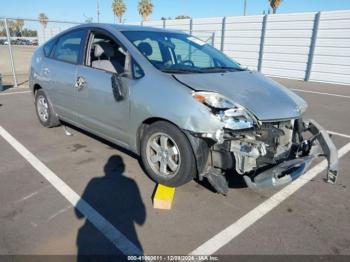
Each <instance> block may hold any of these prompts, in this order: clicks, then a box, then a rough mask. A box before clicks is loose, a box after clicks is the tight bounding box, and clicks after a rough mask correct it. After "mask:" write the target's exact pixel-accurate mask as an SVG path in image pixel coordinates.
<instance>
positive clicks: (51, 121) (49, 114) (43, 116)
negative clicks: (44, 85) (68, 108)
mask: <svg viewBox="0 0 350 262" xmlns="http://www.w3.org/2000/svg"><path fill="white" fill-rule="evenodd" d="M35 108H36V114H37V116H38V119H39V121H40V123H41V124H42V125H43V126H44V127H48V128H50V127H55V126H59V125H60V121H59V119H58V117H57V116H56V114H55V113H54V111H53V109H52V105H51V104H50V102H49V100H48V99H47V97H46V95H45V92H44V91H42V90H40V89H39V90H38V91H36V93H35Z"/></svg>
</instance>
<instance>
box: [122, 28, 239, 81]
mask: <svg viewBox="0 0 350 262" xmlns="http://www.w3.org/2000/svg"><path fill="white" fill-rule="evenodd" d="M123 34H124V35H125V36H126V37H127V38H128V39H129V41H130V42H132V43H133V44H134V45H135V46H136V47H137V48H138V50H139V51H140V52H141V53H142V54H143V55H144V56H145V57H146V58H147V59H148V60H149V61H150V62H151V63H152V64H153V65H154V66H155V67H156V68H158V69H159V70H161V71H163V72H167V73H178V74H185V73H210V72H227V71H242V70H244V69H242V68H241V67H240V66H239V64H238V63H236V62H234V61H232V60H231V59H230V58H228V57H227V56H226V55H224V54H223V53H221V52H220V51H218V50H216V49H215V48H213V47H212V46H211V45H209V44H207V43H206V42H203V41H201V40H199V39H197V38H195V37H193V36H190V35H187V34H183V33H172V32H153V31H124V32H123Z"/></svg>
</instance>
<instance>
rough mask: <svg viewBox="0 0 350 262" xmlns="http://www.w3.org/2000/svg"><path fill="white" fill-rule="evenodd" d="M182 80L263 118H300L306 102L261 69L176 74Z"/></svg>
mask: <svg viewBox="0 0 350 262" xmlns="http://www.w3.org/2000/svg"><path fill="white" fill-rule="evenodd" d="M175 78H177V79H178V80H179V81H180V82H182V83H183V84H185V85H188V86H189V87H191V88H193V89H194V90H196V91H211V92H217V93H220V94H222V95H224V96H226V97H227V98H228V99H230V100H231V101H233V102H235V103H238V104H240V105H242V106H244V107H245V108H246V109H248V110H249V111H250V112H252V113H253V114H255V116H256V117H257V118H258V119H259V120H261V121H268V120H282V119H290V118H297V117H300V115H301V113H300V110H299V108H300V106H302V105H306V102H305V101H304V100H303V99H302V98H301V97H299V96H298V95H296V94H295V93H293V92H292V91H290V90H289V89H287V88H286V87H284V86H282V85H280V84H278V83H277V82H275V81H273V80H271V79H269V78H267V77H265V76H264V75H262V74H260V73H258V72H251V71H241V72H229V73H210V74H177V75H176V76H175Z"/></svg>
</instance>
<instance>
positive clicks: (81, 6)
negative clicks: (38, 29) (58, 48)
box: [0, 0, 350, 23]
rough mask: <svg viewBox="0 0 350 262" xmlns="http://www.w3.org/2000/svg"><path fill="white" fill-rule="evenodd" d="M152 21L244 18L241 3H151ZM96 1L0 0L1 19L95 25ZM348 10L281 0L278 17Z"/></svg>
mask: <svg viewBox="0 0 350 262" xmlns="http://www.w3.org/2000/svg"><path fill="white" fill-rule="evenodd" d="M124 1H125V3H126V5H127V8H128V10H127V12H126V14H125V19H126V21H127V22H136V21H140V16H139V15H138V12H137V2H138V0H124ZM152 2H153V4H154V12H153V14H152V16H151V19H153V20H155V19H160V18H161V17H162V16H164V17H175V16H177V15H189V16H191V17H194V18H196V17H215V16H237V15H242V14H243V2H244V0H215V1H214V0H153V1H152ZM96 3H97V0H56V1H55V0H0V16H8V17H25V18H37V17H38V14H39V13H40V12H44V13H46V15H47V16H48V17H49V19H55V20H69V21H78V22H83V21H85V20H86V18H85V17H93V18H94V21H96V20H97V19H96V5H97V4H96ZM99 3H100V11H101V16H100V17H101V18H100V19H101V22H107V23H112V22H113V14H112V9H111V4H112V0H99ZM247 3H248V5H247V6H248V15H254V14H261V13H262V12H263V10H267V9H268V0H247ZM340 9H350V0H283V2H282V4H281V7H280V9H279V10H278V12H279V13H291V12H313V11H326V10H340Z"/></svg>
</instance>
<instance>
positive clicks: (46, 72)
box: [43, 67, 50, 76]
mask: <svg viewBox="0 0 350 262" xmlns="http://www.w3.org/2000/svg"><path fill="white" fill-rule="evenodd" d="M43 72H44V75H46V76H47V75H49V74H50V70H49V69H48V68H47V67H45V68H44V70H43Z"/></svg>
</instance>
